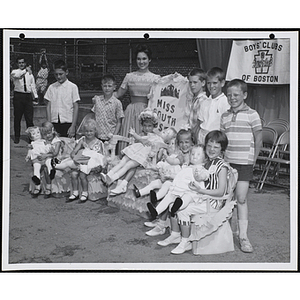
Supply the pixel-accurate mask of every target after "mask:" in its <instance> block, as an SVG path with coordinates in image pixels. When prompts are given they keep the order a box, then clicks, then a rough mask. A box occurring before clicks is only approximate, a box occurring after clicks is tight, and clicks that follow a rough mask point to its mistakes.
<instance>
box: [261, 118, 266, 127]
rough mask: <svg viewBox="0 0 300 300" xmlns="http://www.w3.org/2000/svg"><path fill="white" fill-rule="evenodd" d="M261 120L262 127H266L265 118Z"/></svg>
mask: <svg viewBox="0 0 300 300" xmlns="http://www.w3.org/2000/svg"><path fill="white" fill-rule="evenodd" d="M260 120H261V126H262V127H264V126H266V121H265V119H264V118H260Z"/></svg>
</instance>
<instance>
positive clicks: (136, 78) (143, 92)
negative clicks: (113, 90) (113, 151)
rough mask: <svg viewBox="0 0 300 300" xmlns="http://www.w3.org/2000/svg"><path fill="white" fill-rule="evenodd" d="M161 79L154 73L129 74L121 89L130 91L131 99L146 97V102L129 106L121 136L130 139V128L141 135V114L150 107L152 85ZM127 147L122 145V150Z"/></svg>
mask: <svg viewBox="0 0 300 300" xmlns="http://www.w3.org/2000/svg"><path fill="white" fill-rule="evenodd" d="M159 78H160V76H159V75H156V74H153V73H152V72H147V73H140V72H132V73H127V74H126V76H125V78H124V80H123V82H122V84H121V88H122V89H125V90H128V91H129V94H130V97H145V99H147V100H145V102H133V100H132V99H131V103H130V104H129V105H128V106H127V108H126V110H125V112H124V116H125V117H124V121H123V124H122V128H121V135H122V136H125V137H128V136H129V135H128V132H129V129H130V128H133V129H134V130H135V131H136V132H137V133H141V132H142V129H141V124H140V121H139V119H138V118H139V115H140V113H141V112H142V111H143V110H144V109H145V108H146V107H147V106H148V94H149V93H150V89H151V86H152V84H153V83H154V82H155V81H157V80H158V79H159ZM125 147H126V144H125V143H120V150H122V149H124V148H125Z"/></svg>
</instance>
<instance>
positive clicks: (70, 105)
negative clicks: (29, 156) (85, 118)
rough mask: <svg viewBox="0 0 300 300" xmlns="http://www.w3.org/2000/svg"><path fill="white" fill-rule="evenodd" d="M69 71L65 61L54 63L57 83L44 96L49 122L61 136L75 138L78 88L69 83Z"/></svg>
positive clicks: (78, 98) (78, 97) (78, 99)
mask: <svg viewBox="0 0 300 300" xmlns="http://www.w3.org/2000/svg"><path fill="white" fill-rule="evenodd" d="M68 74H69V71H68V69H67V66H66V64H65V62H64V61H62V60H59V61H56V62H55V63H54V76H55V78H56V80H57V81H56V82H55V83H52V84H51V85H50V86H49V88H48V89H47V92H46V94H45V96H44V100H45V101H46V105H47V108H46V109H47V120H48V121H49V122H51V123H52V124H53V125H54V128H55V131H56V132H57V133H59V135H60V136H64V137H74V136H75V133H76V123H77V118H78V101H80V96H79V92H78V87H77V85H76V84H74V83H73V82H71V81H69V80H68V78H67V76H68Z"/></svg>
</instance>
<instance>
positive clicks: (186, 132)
mask: <svg viewBox="0 0 300 300" xmlns="http://www.w3.org/2000/svg"><path fill="white" fill-rule="evenodd" d="M182 135H189V138H190V139H191V141H192V143H193V144H196V143H195V141H196V139H195V136H194V134H193V132H192V130H191V129H190V128H188V129H180V130H179V131H178V133H177V135H176V143H177V145H179V138H180V137H181V136H182Z"/></svg>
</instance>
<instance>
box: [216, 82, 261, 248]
mask: <svg viewBox="0 0 300 300" xmlns="http://www.w3.org/2000/svg"><path fill="white" fill-rule="evenodd" d="M227 97H228V103H229V104H230V109H229V110H228V111H227V112H225V113H224V114H223V115H222V117H221V130H222V131H224V132H225V133H226V135H227V137H228V147H227V149H226V151H225V160H226V161H228V162H229V163H230V165H231V166H232V167H233V168H235V169H236V170H237V171H238V182H237V186H236V191H235V195H236V198H237V212H238V225H239V242H240V246H241V250H242V251H243V252H253V247H252V245H251V243H250V241H249V239H248V236H247V230H248V204H247V194H248V189H249V182H250V180H251V179H252V177H253V166H254V165H255V162H256V159H257V156H258V153H259V151H260V148H261V146H262V125H261V120H260V117H259V115H258V113H257V112H256V111H255V110H254V109H251V108H250V107H249V106H248V105H247V104H246V103H245V102H244V101H245V99H246V98H247V84H246V83H245V82H244V81H243V80H240V79H234V80H232V81H230V82H229V83H228V85H227Z"/></svg>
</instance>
